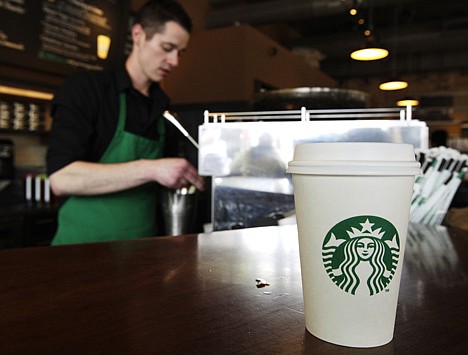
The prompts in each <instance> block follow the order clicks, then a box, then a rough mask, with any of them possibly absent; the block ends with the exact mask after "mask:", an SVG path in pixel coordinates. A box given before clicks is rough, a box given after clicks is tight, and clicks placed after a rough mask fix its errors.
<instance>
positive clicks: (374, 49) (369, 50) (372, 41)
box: [350, 1, 388, 61]
mask: <svg viewBox="0 0 468 355" xmlns="http://www.w3.org/2000/svg"><path fill="white" fill-rule="evenodd" d="M373 13H374V7H373V3H372V1H371V2H370V7H369V20H368V28H367V30H366V31H365V32H364V35H365V40H364V45H363V46H362V48H360V49H357V50H355V51H354V52H352V53H351V54H350V56H351V58H352V59H354V60H359V61H371V60H379V59H383V58H385V57H387V56H388V50H387V49H385V48H383V47H381V46H379V44H378V43H377V39H376V36H375V31H374V19H373V17H374V14H373Z"/></svg>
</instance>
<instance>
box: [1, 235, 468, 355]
mask: <svg viewBox="0 0 468 355" xmlns="http://www.w3.org/2000/svg"><path fill="white" fill-rule="evenodd" d="M411 230H412V232H411V235H410V236H409V239H408V243H407V249H406V255H405V260H404V269H403V276H402V285H401V289H400V299H399V304H398V313H397V320H396V330H395V337H394V340H393V341H392V342H391V343H390V344H388V345H386V346H383V347H379V348H373V349H351V348H346V347H340V346H335V345H332V344H328V343H326V342H323V341H321V340H318V339H317V338H315V337H314V336H312V335H311V334H309V333H308V332H307V331H306V330H305V326H304V314H303V301H302V290H301V279H300V266H299V257H298V245H297V232H296V227H295V226H282V227H262V228H252V229H244V230H237V231H225V232H215V233H212V234H202V235H185V236H178V237H160V238H151V239H141V240H137V241H125V242H112V243H98V244H87V245H78V246H63V247H38V248H37V247H36V248H26V249H11V250H0V273H1V274H0V275H1V282H0V353H2V354H96V353H99V354H156V353H158V354H166V353H170V354H176V353H177V354H183V353H190V354H215V353H216V354H227V353H252V354H253V353H256V354H257V353H258V354H262V353H281V354H298V353H310V354H349V353H352V354H360V353H366V354H441V353H444V354H458V353H464V352H465V351H466V349H468V336H467V335H468V232H466V231H465V232H462V231H457V230H449V231H447V230H446V229H445V228H443V227H442V228H439V229H437V230H436V229H428V228H425V227H424V226H412V228H411ZM257 278H261V279H264V280H266V281H267V282H269V283H270V286H267V287H264V288H257V283H256V279H257Z"/></svg>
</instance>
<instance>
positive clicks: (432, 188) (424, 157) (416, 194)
mask: <svg viewBox="0 0 468 355" xmlns="http://www.w3.org/2000/svg"><path fill="white" fill-rule="evenodd" d="M415 154H416V158H417V159H418V161H419V162H420V163H421V169H422V174H421V175H420V176H418V177H417V178H416V180H415V184H414V190H413V196H412V200H411V209H410V221H411V222H414V223H422V224H428V225H438V224H441V223H442V221H443V219H444V217H445V215H446V213H447V211H448V209H449V207H450V205H451V203H452V200H453V198H454V197H455V194H456V192H457V190H458V187H459V186H460V184H461V181H462V180H463V177H464V175H465V173H466V171H467V168H466V164H467V160H468V156H467V155H466V154H460V152H459V151H457V150H455V149H452V148H446V147H437V148H431V149H428V150H417V151H415Z"/></svg>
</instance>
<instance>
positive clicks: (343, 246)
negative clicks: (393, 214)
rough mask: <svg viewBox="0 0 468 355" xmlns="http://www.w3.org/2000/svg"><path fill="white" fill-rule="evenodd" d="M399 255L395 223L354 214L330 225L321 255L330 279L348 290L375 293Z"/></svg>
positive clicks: (391, 272)
mask: <svg viewBox="0 0 468 355" xmlns="http://www.w3.org/2000/svg"><path fill="white" fill-rule="evenodd" d="M399 257H400V238H399V236H398V232H397V230H396V228H395V226H394V225H393V224H392V223H390V222H389V221H387V220H386V219H384V218H381V217H377V216H356V217H351V218H348V219H345V220H343V221H341V222H339V223H337V224H336V225H335V226H333V228H331V229H330V230H329V231H328V233H327V234H326V236H325V239H324V240H323V246H322V258H323V265H324V267H325V270H326V272H327V274H328V276H329V277H330V279H331V280H332V281H333V282H334V283H335V285H337V286H338V287H339V288H341V289H342V290H343V291H345V292H348V293H350V294H353V295H355V294H367V295H371V296H372V295H375V294H377V293H379V292H381V291H382V290H383V289H385V287H387V285H388V284H389V283H390V281H391V280H392V278H393V276H394V275H395V271H396V268H397V264H398V259H399Z"/></svg>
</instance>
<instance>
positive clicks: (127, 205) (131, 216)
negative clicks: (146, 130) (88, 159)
mask: <svg viewBox="0 0 468 355" xmlns="http://www.w3.org/2000/svg"><path fill="white" fill-rule="evenodd" d="M119 99H120V107H119V122H118V124H117V129H116V132H115V134H114V137H113V138H112V140H111V143H110V144H109V146H108V147H107V149H106V151H105V152H104V154H103V156H102V158H101V159H100V160H99V162H101V163H121V162H127V161H132V160H137V159H157V158H160V157H161V156H162V149H163V146H164V138H163V137H164V122H163V120H159V124H158V129H159V132H160V135H159V137H160V138H159V140H151V139H147V138H144V137H140V136H137V135H135V134H132V133H128V132H125V120H126V116H127V114H126V112H127V110H126V97H125V93H121V94H120V96H119ZM156 193H157V192H156V184H155V183H148V184H144V185H142V186H139V187H136V188H133V189H130V190H126V191H121V192H116V193H111V194H106V195H99V196H71V197H70V198H68V200H67V201H66V202H65V203H64V204H63V206H62V207H61V208H60V210H59V214H58V230H57V233H56V235H55V237H54V239H53V241H52V245H62V244H77V243H90V242H104V241H111V240H124V239H136V238H140V237H149V236H153V235H155V233H156V221H155V219H156Z"/></svg>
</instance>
